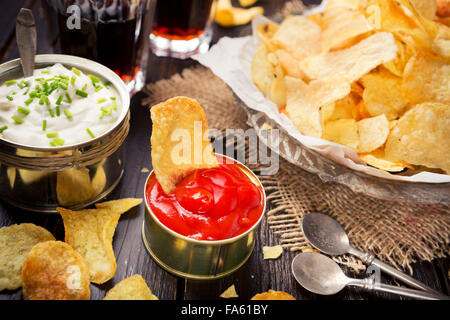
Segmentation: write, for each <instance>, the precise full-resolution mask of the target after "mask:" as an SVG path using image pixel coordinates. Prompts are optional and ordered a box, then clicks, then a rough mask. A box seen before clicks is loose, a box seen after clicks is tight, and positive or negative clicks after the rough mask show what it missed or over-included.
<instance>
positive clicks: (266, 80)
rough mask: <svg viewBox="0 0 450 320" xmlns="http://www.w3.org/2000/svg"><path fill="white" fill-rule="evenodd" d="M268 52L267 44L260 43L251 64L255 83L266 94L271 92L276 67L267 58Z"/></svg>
mask: <svg viewBox="0 0 450 320" xmlns="http://www.w3.org/2000/svg"><path fill="white" fill-rule="evenodd" d="M268 53H269V51H268V50H267V48H266V46H265V45H264V44H262V45H260V46H259V47H258V49H257V50H256V53H255V55H254V56H253V59H252V66H251V69H252V80H253V83H254V84H255V85H256V86H257V87H258V89H259V90H260V91H261V92H262V93H263V94H264V95H266V96H267V95H268V94H269V91H270V86H271V84H272V81H273V79H274V78H275V76H274V73H275V67H274V66H273V65H272V63H270V61H269V60H268V59H267V54H268Z"/></svg>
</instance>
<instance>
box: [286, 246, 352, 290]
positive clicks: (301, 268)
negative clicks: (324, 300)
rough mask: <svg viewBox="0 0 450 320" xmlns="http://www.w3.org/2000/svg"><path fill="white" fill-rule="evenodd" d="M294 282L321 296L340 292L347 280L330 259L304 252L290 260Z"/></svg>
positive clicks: (315, 253)
mask: <svg viewBox="0 0 450 320" xmlns="http://www.w3.org/2000/svg"><path fill="white" fill-rule="evenodd" d="M292 273H293V274H294V277H295V280H297V282H298V283H299V284H300V285H301V286H302V287H304V288H305V289H307V290H309V291H311V292H314V293H317V294H322V295H331V294H335V293H338V292H339V291H341V290H342V289H343V288H344V287H345V286H346V285H347V283H348V278H347V277H346V276H345V274H344V273H343V272H342V270H341V268H340V267H339V265H338V264H337V263H335V262H334V261H333V260H331V259H330V258H328V257H326V256H324V255H322V254H320V253H317V252H304V253H300V254H298V255H297V256H296V257H295V258H294V260H292Z"/></svg>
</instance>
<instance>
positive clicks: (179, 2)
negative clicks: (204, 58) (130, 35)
mask: <svg viewBox="0 0 450 320" xmlns="http://www.w3.org/2000/svg"><path fill="white" fill-rule="evenodd" d="M214 13H215V0H158V1H157V3H156V9H155V16H154V19H153V27H152V32H151V34H150V46H151V49H152V51H153V53H154V54H156V55H157V56H170V57H175V58H180V59H186V58H189V57H190V56H191V55H193V54H196V53H204V52H206V51H208V49H209V44H210V42H211V38H212V28H211V22H212V21H213V19H214Z"/></svg>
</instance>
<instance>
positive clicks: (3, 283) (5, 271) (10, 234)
mask: <svg viewBox="0 0 450 320" xmlns="http://www.w3.org/2000/svg"><path fill="white" fill-rule="evenodd" d="M49 240H55V237H53V235H52V234H51V233H50V232H48V231H47V230H46V229H44V228H41V227H39V226H36V225H34V224H32V223H22V224H14V225H11V226H7V227H2V228H0V291H2V290H4V289H8V290H14V289H17V288H19V287H20V286H21V285H22V278H21V275H22V266H23V263H24V261H25V258H26V256H27V254H28V252H30V250H31V248H33V246H34V245H36V244H37V243H39V242H44V241H49Z"/></svg>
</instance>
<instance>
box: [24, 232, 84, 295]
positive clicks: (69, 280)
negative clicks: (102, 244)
mask: <svg viewBox="0 0 450 320" xmlns="http://www.w3.org/2000/svg"><path fill="white" fill-rule="evenodd" d="M22 281H23V286H22V287H23V290H22V293H23V297H24V299H25V300H89V298H90V295H91V292H90V289H89V271H88V267H87V264H86V261H85V260H84V258H83V257H82V256H81V255H80V254H79V253H78V252H76V251H75V250H74V249H72V247H71V246H69V245H68V244H67V243H65V242H61V241H46V242H41V243H38V244H36V245H35V246H34V247H33V248H32V249H31V251H30V252H29V253H28V255H27V258H26V259H25V262H24V264H23V269H22Z"/></svg>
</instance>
